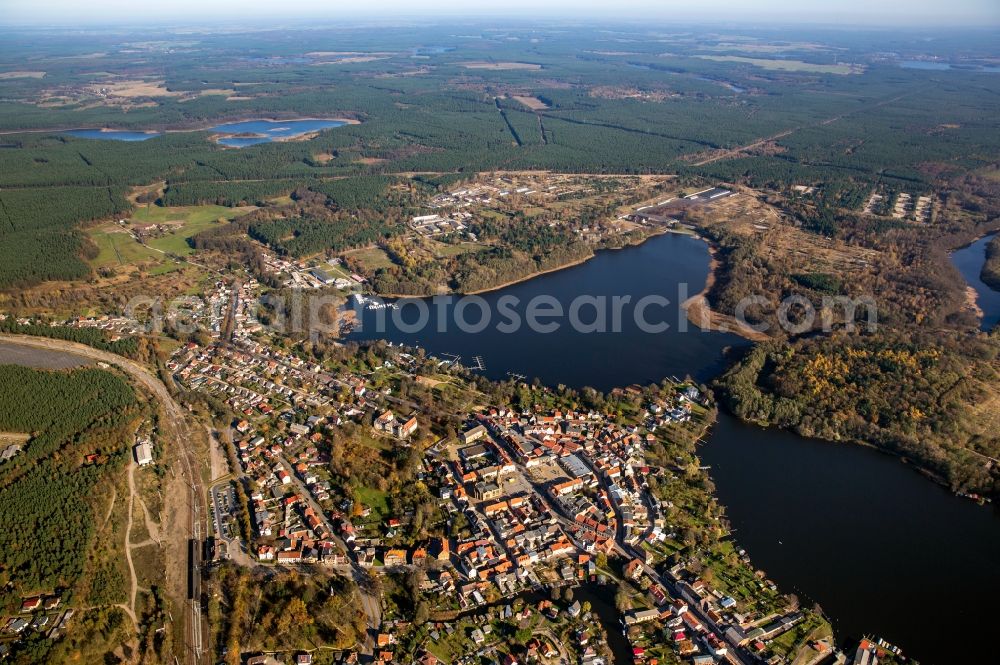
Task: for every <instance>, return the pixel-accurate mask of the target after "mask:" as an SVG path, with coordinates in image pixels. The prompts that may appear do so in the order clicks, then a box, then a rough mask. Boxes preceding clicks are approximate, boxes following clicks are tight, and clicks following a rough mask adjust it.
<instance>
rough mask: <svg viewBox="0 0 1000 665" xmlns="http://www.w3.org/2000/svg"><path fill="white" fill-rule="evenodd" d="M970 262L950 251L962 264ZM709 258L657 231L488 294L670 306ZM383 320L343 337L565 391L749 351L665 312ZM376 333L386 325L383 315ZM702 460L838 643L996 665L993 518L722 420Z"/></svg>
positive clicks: (886, 466) (903, 469)
mask: <svg viewBox="0 0 1000 665" xmlns="http://www.w3.org/2000/svg"><path fill="white" fill-rule="evenodd" d="M983 246H984V244H983V243H982V241H980V244H978V245H973V246H971V248H967V249H968V254H969V256H970V260H971V258H974V257H978V258H977V260H978V263H975V264H974V265H972V264H970V266H969V270H973V269H974V273H969V274H970V275H974V276H975V277H976V278H977V279H978V273H979V269H980V267H981V266H982V261H983V256H984V255H983V253H982V251H981V250H982V247H983ZM977 247H978V249H977ZM965 251H966V250H960V252H956V253H955V256H954V258H955V260H956V262H957V263H961V262H963V261H964V260H965V254H962V252H965ZM977 252H978V253H977ZM708 261H709V256H708V251H707V249H706V245H705V243H703V242H702V241H701V240H699V239H697V238H693V237H689V236H682V235H670V234H668V235H663V236H658V237H655V238H652V239H650V240H649V241H647V242H646V243H645V244H644V245H641V246H639V247H631V248H627V249H623V250H617V251H605V252H599V253H598V254H597V256H596V257H595V258H593V259H591V260H590V261H588V262H586V263H584V264H581V265H579V266H575V267H572V268H568V269H566V270H563V271H560V272H556V273H550V274H548V275H543V276H541V277H538V278H536V279H533V280H530V281H528V282H523V283H521V284H516V285H514V286H511V287H508V288H504V289H502V290H500V291H496V292H493V293H489V294H485V295H484V296H483V299H484V300H485V301H486V302H487V304H488V305H490V306H491V307H494V308H495V307H496V306H497V304H498V301H499V299H500V298H502V297H504V296H516V297H517V298H518V299H519V300H520V301H522V302H523V301H524V300H526V299H530V298H533V297H536V296H540V295H541V296H544V295H552V296H554V297H556V299H557V300H558V301H559V302H560V303H563V304H565V303H569V302H571V301H572V300H573V298H574V297H576V296H578V295H580V294H591V295H602V294H603V295H609V294H611V295H615V294H617V295H623V294H628V295H633V296H634V297H641V296H644V295H648V294H661V295H663V296H666V297H667V298H669V299H670V300H671V301H673V302H677V301H678V300H679V299H678V297H677V296H678V292H679V289H680V285H681V284H684V283H686V284H687V293H689V294H694V293H697V292H698V291H700V289H701V288H702V285H703V284H704V282H705V278H706V276H707V274H708ZM965 273H966V270H963V274H965ZM970 281H971V278H970ZM406 309H407V308H403V309H400V310H399V311H398V315H399V318H400V322H402V323H403V324H405V323H406V322H407V321H410V322H412V321H414V320H415V318H416V315H417V312H415V311H414V312H409V313H408V312H407V311H406ZM412 309H414V310H415V309H416V308H412ZM379 311H381V312H382V314H383V315H384V314H385V311H384V310H379ZM379 311H368V310H365V311H363V312H362V314H363V317H362V320H363V321H364V322H365V326H364V328H363V330H362V331H359V332H357V333H355V334H354V335H353V336H352V338H353V339H376V338H380V337H382V338H386V339H389V340H392V341H395V342H403V343H406V344H418V345H421V346H423V347H424V348H426V349H428V351H430V352H432V353H435V354H438V355H441V354H444V353H452V354H457V355H460V356H461V357H462V362H463V363H465V364H472V362H473V359H474V358H475V357H476V356H481V358H482V360H483V363H484V365H485V370H484V373H485V374H486V375H487V376H489V377H490V378H494V379H504V378H507V372H508V371H513V372H515V373H517V374H523V375H524V376H526V377H528V379H529V380H530V378H532V377H538V378H540V379H541V380H542V381H543V382H545V383H547V384H550V385H555V384H559V383H563V384H566V385H568V386H571V387H575V388H580V387H583V386H585V385H590V386H593V387H595V388H598V389H601V390H609V389H610V388H612V387H615V386H622V385H628V384H630V383H634V382H639V383H644V382H647V381H659V380H660V379H662V378H663V377H664V376H670V375H676V376H678V377H683V376H684V375H686V374H690V375H692V376H694V377H695V378H697V379H699V380H708V379H710V378H711V377H712V376H715V375H717V374H718V373H719V372H721V371H722V370H723V368H724V366H725V361H724V356H723V353H724V349H725V348H726V347H727V346H730V345H733V346H743V345H745V344H746V343H745V342H744V341H742V340H741V339H739V338H736V337H734V336H732V335H728V334H721V333H704V332H699V331H698V329H697V328H694V327H693V326H692V327H690V328H689V332H686V333H682V332H680V331H679V330H678V329H677V327H678V323H679V321H678V318H677V316H678V315H677V313H676V312H675V311H674V310H673V309H672V308H671V309H668V310H667V311H666V321H667V322H669V323H671V324H673V325H672V326H671V328H670V329H669V330H667V331H666V332H662V333H659V334H649V333H645V332H642V331H641V330H640V329H639V328H638V327H637V326H635V325H630V324H628V319H629V317H628V316H625V317H623V320H624V321H625V325H623V331H622V333H620V334H617V335H616V334H612V333H606V334H604V333H594V334H584V333H579V332H574V331H572V330H567V329H566V328H565V327H564V328H562V329H559V330H557V331H556V332H553V333H538V332H534V331H531V330H520V331H517V332H512V333H506V334H505V333H500V332H496V331H490V329H487V330H486V331H484V332H481V333H478V334H475V333H463V332H462V331H460V330H452V329H449V328H447V327H446V330H445V331H444V332H437V331H436V330H435V329H433V326H432V329H431V330H425V331H422V332H406V331H404V330H401V329H400V327H399V326H393V325H389V326H388V328H387V330H386V332H385V333H384V334H381V335H380V334H378V333H376V332H375V331H374V330H373V329H372V327H371V326H372V325H374V323H375V317H376V316H377V315H378V314H379ZM994 313H995V314H996V313H1000V309H998V310H994ZM408 317H409V318H408ZM469 318H475V317H472V316H471V315H470V317H469ZM445 320H446V321H447V320H448V317H447V316H446V317H445ZM386 323H387V324H392V321H391V316H386ZM699 454H700V455H701V457H702V459H703V461H704V462H705V463H706V464H708V465H710V466H711V471H710V473H711V475H712V477H713V479H714V480H715V482H716V485H717V492H718V496H719V498H720V500H721V501H722V503H723V504H724V505H726V506H727V512H728V515H729V517H730V520H731V521H732V524H733V528H734V529H735V539H736V540H737V542H738V543H739V544H740V545H742V546H744V547H746V549H747V551H748V552H749V554H750V556H751V557H752V558H753V561H754V563H755V565H757V566H758V567H760V568H762V569H764V570H766V571H767V573H768V575H769V576H770V578H771V579H773V580H774V581H775V582H776V583H777V584H778V586H779V587H780V588H781V589H782V590H784V591H786V592H793V593H796V594H798V595H799V596H800V598H801V599H802V601H803V603H807V602H808V603H812V602H818V603H819V604H820V605H821V606H822V607H823V609H824V610H825V612H826V614H827V615H828V616H829V617H830V618H831V620H832V621H833V622H834V625H835V627H836V629H837V636H838V638H839V639H840V641H841V643H842V644H846V643H847V640H849V639H853V638H858V637H860V636H861V635H862V633H868V634H873V633H874V634H877V635H879V636H882V637H884V638H886V639H888V640H891V641H893V642H895V643H897V644H898V645H899V646H900V647H901V648H902V649H903V650H904V652H906V653H908V654H910V655H911V656H913V657H915V658H918V659H920V660H921V661H922V662H923V663H924V664H925V665H927V664H928V663H931V664H933V663H951V662H956V661H958V660H961V659H963V658H964V659H966V660H970V661H971V662H989V661H991V660H994V659H993V653H992V646H991V645H990V642H989V640H988V639H986V637H985V636H986V635H988V634H990V633H989V630H990V629H991V628H992V627H993V623H994V618H995V617H996V616H997V611H996V609H995V604H994V602H995V599H996V598H998V597H1000V567H998V566H997V565H996V563H997V562H998V561H1000V519H998V517H997V513H996V512H995V510H993V509H991V508H983V507H980V506H978V505H976V504H974V503H973V502H971V501H968V500H965V499H959V498H957V497H955V496H953V495H951V494H950V493H949V492H947V491H946V490H944V489H943V488H942V487H940V486H938V485H936V484H935V483H933V482H931V481H930V480H928V479H926V478H924V477H922V476H921V475H920V474H919V473H917V472H916V471H914V470H913V469H912V468H910V467H908V466H907V465H905V464H903V463H902V462H901V461H900V460H898V459H897V458H894V457H890V456H888V455H884V454H882V453H879V452H877V451H875V450H872V449H868V448H864V447H861V446H856V445H848V444H839V445H838V444H832V443H826V442H821V441H815V440H809V439H804V438H802V437H799V436H796V435H795V434H792V433H790V432H783V431H779V430H765V429H760V428H756V427H752V426H747V425H743V424H740V423H739V422H737V421H736V420H735V419H733V418H732V417H730V416H727V415H725V414H722V415H721V416H720V419H719V422H718V424H717V426H716V427H715V428H714V430H713V432H712V434H711V437H710V438H709V440H708V442H707V443H706V444H704V445H703V446H702V447H701V448H700V449H699ZM970 582H971V583H970Z"/></svg>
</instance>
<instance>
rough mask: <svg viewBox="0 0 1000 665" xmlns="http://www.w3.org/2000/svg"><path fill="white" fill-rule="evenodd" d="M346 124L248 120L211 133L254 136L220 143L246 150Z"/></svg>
mask: <svg viewBox="0 0 1000 665" xmlns="http://www.w3.org/2000/svg"><path fill="white" fill-rule="evenodd" d="M346 124H347V123H346V122H344V121H343V120H315V119H307V120H247V121H244V122H233V123H228V124H225V125H217V126H215V127H212V128H211V129H210V130H209V131H212V132H218V133H219V134H254V136H224V137H222V138H220V139H219V141H218V142H219V144H220V145H224V146H228V147H230V148H245V147H247V146H251V145H257V144H258V143H270V142H272V141H276V140H278V139H287V138H293V137H296V136H302V135H303V134H308V133H309V132H317V131H319V130H321V129H330V128H332V127H341V126H343V125H346Z"/></svg>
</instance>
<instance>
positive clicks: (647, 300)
mask: <svg viewBox="0 0 1000 665" xmlns="http://www.w3.org/2000/svg"><path fill="white" fill-rule="evenodd" d="M223 300H224V301H226V302H222V301H223ZM232 303H233V301H232V300H230V299H219V298H215V299H209V300H205V299H202V298H198V297H196V296H185V297H181V298H177V299H174V300H171V301H169V302H167V303H163V302H162V301H161V300H160V299H157V298H150V297H136V298H133V299H132V300H131V301H129V303H128V305H127V306H126V309H125V315H126V316H127V317H129V318H130V319H131V320H132V321H133V322H134V323H135V326H136V327H137V328H139V329H144V330H146V331H150V332H160V331H162V330H164V329H165V328H169V329H170V330H173V331H176V332H178V333H182V334H191V333H196V332H208V333H210V334H211V333H216V334H222V333H223V332H225V331H233V330H237V329H238V330H243V331H251V332H252V331H266V332H270V333H273V334H298V335H302V334H305V335H310V336H314V337H315V336H319V335H341V334H343V333H344V332H347V331H356V332H360V331H363V332H364V333H366V336H372V334H374V335H376V336H377V335H380V334H385V333H389V332H391V331H396V332H400V333H403V334H412V335H419V334H421V333H430V332H435V333H447V332H453V331H455V330H457V331H460V332H462V333H467V334H479V333H483V332H485V331H487V330H495V331H496V332H499V333H502V334H513V333H517V332H521V331H523V330H525V329H527V330H530V331H531V332H534V333H537V334H543V335H544V334H553V333H556V332H559V331H565V330H570V331H573V332H576V333H583V334H603V333H621V332H625V331H632V330H638V331H640V332H642V333H647V334H651V335H653V334H662V333H665V332H667V331H668V330H675V331H677V332H680V333H687V332H714V331H729V332H738V333H743V334H747V335H750V336H753V335H762V334H769V333H770V332H772V331H773V328H774V327H775V326H776V327H778V328H780V329H781V330H782V331H784V332H785V333H787V334H789V335H800V334H803V333H806V332H810V331H823V332H829V331H831V330H833V329H834V328H837V327H839V328H842V329H847V330H853V329H856V328H857V327H858V325H859V324H861V325H863V326H864V328H865V330H867V331H869V332H872V331H874V330H875V329H876V328H877V326H878V307H877V304H876V301H875V299H874V298H873V297H871V296H863V297H848V296H824V297H822V298H821V299H819V300H818V301H813V300H810V299H809V298H806V297H805V296H802V295H791V296H788V297H786V298H784V299H783V300H781V301H780V302H777V303H776V302H774V301H773V300H772V299H769V298H767V297H765V296H763V295H752V296H747V297H745V298H743V299H742V300H740V301H739V302H738V303H737V304H736V307H735V308H734V310H733V315H732V316H726V317H717V316H712V315H710V314H709V313H708V309H707V306H706V304H705V303H704V300H703V298H701V296H696V297H695V298H690V297H689V296H688V285H687V284H684V283H681V284H679V285H678V292H677V297H676V298H674V299H671V298H668V297H666V296H664V295H661V294H647V295H643V296H632V295H627V294H623V295H588V294H581V295H577V296H575V297H573V298H571V299H568V300H567V299H561V298H557V297H556V296H554V295H545V294H543V295H536V296H533V297H531V298H528V299H522V298H519V297H517V296H515V295H512V294H505V295H501V296H499V297H491V298H489V299H487V298H484V297H483V296H477V295H467V296H455V295H446V296H434V297H428V298H398V299H382V298H378V297H370V296H363V295H353V296H351V297H349V298H347V299H345V298H344V297H342V296H335V295H330V294H322V293H315V292H310V291H305V290H294V291H290V292H284V293H281V294H279V293H270V294H266V295H264V296H261V297H260V298H257V299H255V300H253V301H249V302H247V301H237V302H236V307H235V309H232V307H233V304H232ZM689 312H690V316H689Z"/></svg>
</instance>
